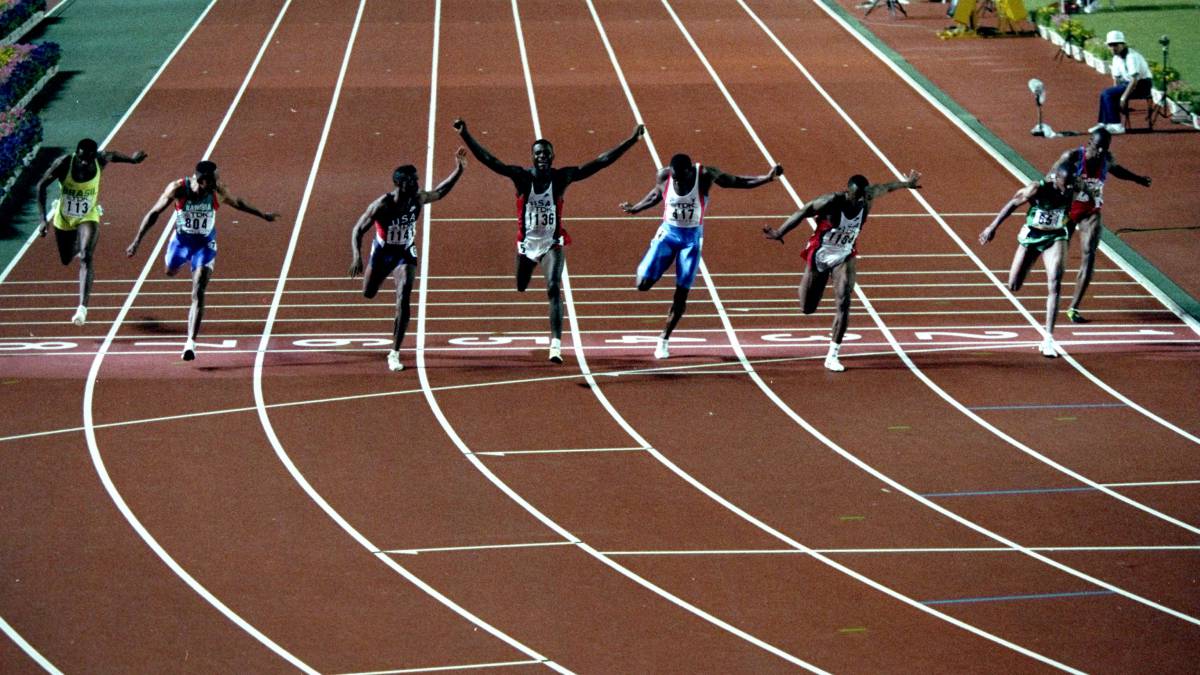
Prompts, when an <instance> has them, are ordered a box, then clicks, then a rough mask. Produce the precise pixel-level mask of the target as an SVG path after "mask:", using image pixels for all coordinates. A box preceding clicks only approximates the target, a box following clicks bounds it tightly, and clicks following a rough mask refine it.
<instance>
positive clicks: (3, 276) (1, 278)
mask: <svg viewBox="0 0 1200 675" xmlns="http://www.w3.org/2000/svg"><path fill="white" fill-rule="evenodd" d="M64 4H66V2H62V3H59V4H58V5H55V7H54V9H52V10H50V12H49V13H47V15H46V16H47V17H49V16H50V15H52V14H53V13H54V12H56V11H58V10H59V9H60V8H62V6H63V5H64ZM215 4H217V0H211V1H210V2H209V3H208V5H207V6H206V7H205V8H204V11H202V12H200V16H198V17H196V21H195V22H194V23H192V26H191V28H189V29H188V30H187V32H186V33H184V34H183V37H182V38H180V40H179V44H177V45H175V48H174V49H172V50H171V53H170V54H167V59H166V60H165V61H163V62H162V65H161V66H159V67H158V70H156V71H154V75H153V76H151V78H150V81H149V82H147V83H146V86H145V87H142V91H141V92H140V93H138V95H137V98H135V99H133V103H130V104H129V107H128V108H126V109H125V114H124V115H121V119H119V120H117V123H116V124H115V125H113V128H112V131H110V132H108V135H107V136H105V137H104V140H103V141H100V149H101V150H103V149H104V148H105V147H107V146H108V143H109V142H110V141H112V139H113V137H114V136H116V135H117V132H118V131H120V130H121V127H123V126H125V122H127V121H129V117H130V116H131V115H133V111H134V110H136V109H137V107H138V105H140V104H141V102H142V99H144V98H146V94H148V93H149V92H150V89H151V88H153V87H154V84H155V83H156V82H158V78H159V77H161V76H162V74H163V72H164V71H166V69H167V66H169V65H171V62H172V61H174V60H175V55H176V54H178V53H179V52H180V50H182V49H183V46H184V45H185V44H187V41H188V38H190V37H192V33H195V32H196V28H198V27H199V26H200V24H201V23H202V22H203V21H204V17H206V16H208V12H209V10H211V9H212V8H213V5H215ZM37 233H38V228H36V227H35V228H33V231H32V232H30V233H29V238H27V239H26V240H25V244H24V245H22V246H21V250H20V251H17V254H16V255H15V256H13V259H12V260H10V261H9V262H8V265H6V266H5V268H4V271H3V272H0V284H2V283H4V282H5V281H6V280H7V279H8V275H9V273H10V272H12V271H13V268H14V267H16V266H17V263H18V262H19V261H20V260H21V258H22V257H24V255H25V252H26V251H28V250H29V247H30V246H32V245H33V242H34V240H36V239H37V238H38V235H37ZM59 281H61V280H59ZM97 281H99V280H97ZM9 283H10V285H11V284H12V283H17V282H9ZM21 283H30V282H21ZM34 283H37V282H34ZM63 283H71V284H75V285H78V284H79V281H78V280H72V281H63Z"/></svg>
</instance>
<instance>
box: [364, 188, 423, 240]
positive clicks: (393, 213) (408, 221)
mask: <svg viewBox="0 0 1200 675" xmlns="http://www.w3.org/2000/svg"><path fill="white" fill-rule="evenodd" d="M420 214H421V205H420V204H419V203H418V202H417V200H416V199H411V200H408V203H407V204H403V205H401V204H392V207H391V208H387V209H385V210H384V212H383V213H381V214H380V218H379V219H378V220H376V221H375V238H376V239H378V240H379V241H380V243H383V244H387V245H388V246H404V247H409V246H412V245H413V241H414V240H415V239H416V236H417V218H418V216H420Z"/></svg>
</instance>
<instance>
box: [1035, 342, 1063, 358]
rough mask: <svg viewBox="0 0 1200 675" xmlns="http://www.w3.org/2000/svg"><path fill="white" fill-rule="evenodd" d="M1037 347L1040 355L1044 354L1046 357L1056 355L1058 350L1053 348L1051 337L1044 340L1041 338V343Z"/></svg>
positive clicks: (1054, 356) (1055, 356)
mask: <svg viewBox="0 0 1200 675" xmlns="http://www.w3.org/2000/svg"><path fill="white" fill-rule="evenodd" d="M1038 349H1039V350H1041V352H1042V356H1045V357H1046V358H1048V359H1053V358H1057V357H1058V351H1057V350H1055V349H1054V339H1053V338H1046V339H1045V340H1042V344H1041V345H1040V346H1039V347H1038Z"/></svg>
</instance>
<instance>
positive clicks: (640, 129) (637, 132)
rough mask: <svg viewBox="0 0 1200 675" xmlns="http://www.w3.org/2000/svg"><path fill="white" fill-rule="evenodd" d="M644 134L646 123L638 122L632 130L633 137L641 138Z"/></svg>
mask: <svg viewBox="0 0 1200 675" xmlns="http://www.w3.org/2000/svg"><path fill="white" fill-rule="evenodd" d="M645 135H646V125H645V124H639V125H637V128H636V129H634V130H633V137H634V138H635V139H637V138H641V137H642V136H645Z"/></svg>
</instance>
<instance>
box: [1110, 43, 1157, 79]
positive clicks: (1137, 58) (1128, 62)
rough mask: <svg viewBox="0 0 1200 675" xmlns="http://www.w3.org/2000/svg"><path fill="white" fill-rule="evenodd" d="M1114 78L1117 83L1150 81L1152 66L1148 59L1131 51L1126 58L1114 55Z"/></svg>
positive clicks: (1127, 52)
mask: <svg viewBox="0 0 1200 675" xmlns="http://www.w3.org/2000/svg"><path fill="white" fill-rule="evenodd" d="M1112 76H1113V79H1114V80H1116V81H1117V82H1129V81H1131V80H1133V79H1135V78H1136V79H1139V80H1148V79H1150V64H1148V63H1146V57H1144V56H1142V55H1141V54H1139V53H1137V52H1135V51H1134V50H1132V49H1129V50H1127V51H1126V52H1125V56H1124V57H1120V56H1117V55H1115V54H1114V55H1113V60H1112Z"/></svg>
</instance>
